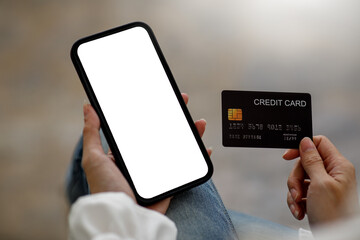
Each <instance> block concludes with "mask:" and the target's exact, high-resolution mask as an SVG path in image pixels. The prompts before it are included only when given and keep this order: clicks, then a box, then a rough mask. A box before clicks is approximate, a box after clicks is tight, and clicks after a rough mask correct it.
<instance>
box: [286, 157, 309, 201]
mask: <svg viewBox="0 0 360 240" xmlns="http://www.w3.org/2000/svg"><path fill="white" fill-rule="evenodd" d="M304 179H305V171H304V169H303V167H302V165H301V162H300V160H298V161H297V162H296V163H295V165H294V168H293V170H292V171H291V173H290V175H289V177H288V181H287V185H288V189H289V193H290V195H291V197H292V199H293V200H294V202H296V203H298V202H300V201H301V198H302V197H304V195H305V193H304V187H303V186H304ZM305 197H306V196H305Z"/></svg>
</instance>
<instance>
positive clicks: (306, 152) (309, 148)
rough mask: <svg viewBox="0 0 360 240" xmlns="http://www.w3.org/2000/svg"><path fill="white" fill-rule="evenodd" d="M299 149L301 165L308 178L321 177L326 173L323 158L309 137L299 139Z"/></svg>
mask: <svg viewBox="0 0 360 240" xmlns="http://www.w3.org/2000/svg"><path fill="white" fill-rule="evenodd" d="M299 150H300V161H301V165H302V166H303V168H304V170H305V172H306V173H307V174H308V176H309V177H310V179H314V178H322V177H324V175H328V174H327V172H326V170H325V167H324V163H323V159H322V158H321V156H320V154H319V152H318V150H317V149H316V146H315V144H314V143H313V141H312V140H311V139H310V138H308V137H305V138H304V139H302V140H301V142H300V147H299Z"/></svg>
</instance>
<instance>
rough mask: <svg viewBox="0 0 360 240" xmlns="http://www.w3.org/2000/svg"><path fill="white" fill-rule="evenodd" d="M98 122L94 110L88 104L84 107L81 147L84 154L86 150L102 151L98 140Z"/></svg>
mask: <svg viewBox="0 0 360 240" xmlns="http://www.w3.org/2000/svg"><path fill="white" fill-rule="evenodd" d="M99 129H100V120H99V117H98V116H97V114H96V112H95V110H94V109H93V107H92V106H91V105H90V104H85V105H84V130H83V139H84V140H83V146H84V154H85V153H87V151H88V150H95V151H98V150H99V151H102V152H103V150H102V147H101V140H100V133H99Z"/></svg>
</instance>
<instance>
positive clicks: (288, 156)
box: [282, 149, 300, 160]
mask: <svg viewBox="0 0 360 240" xmlns="http://www.w3.org/2000/svg"><path fill="white" fill-rule="evenodd" d="M299 156H300V153H299V150H298V149H288V150H286V152H285V153H284V154H283V156H282V157H283V159H285V160H293V159H295V158H297V157H299Z"/></svg>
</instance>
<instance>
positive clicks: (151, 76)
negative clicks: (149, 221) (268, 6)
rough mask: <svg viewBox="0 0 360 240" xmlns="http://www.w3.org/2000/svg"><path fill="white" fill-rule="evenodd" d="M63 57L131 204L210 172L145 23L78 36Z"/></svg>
mask: <svg viewBox="0 0 360 240" xmlns="http://www.w3.org/2000/svg"><path fill="white" fill-rule="evenodd" d="M71 59H72V61H73V64H74V66H75V69H76V71H77V73H78V75H79V77H80V80H81V82H82V84H83V87H84V89H85V91H86V94H87V96H88V98H89V100H90V103H91V105H92V106H93V107H94V109H95V111H96V112H97V114H98V116H99V118H100V122H101V128H102V130H103V132H104V135H105V137H106V140H107V142H108V144H109V146H110V149H111V150H112V153H113V155H114V157H115V161H116V164H117V166H118V167H119V169H120V170H121V172H122V173H123V174H124V176H125V178H126V179H127V181H128V182H129V184H130V186H131V187H132V189H133V191H134V194H135V196H136V199H137V202H138V203H139V204H141V205H150V204H153V203H155V202H157V201H159V200H161V199H164V198H167V197H169V196H172V195H174V194H177V193H179V192H182V191H185V190H187V189H190V188H192V187H195V186H198V185H200V184H201V183H204V182H205V181H207V180H208V179H210V177H211V175H212V173H213V166H212V163H211V161H210V158H209V156H208V153H207V151H206V149H205V147H204V144H203V143H202V141H201V138H200V136H199V134H198V132H197V129H196V127H195V124H194V122H193V120H192V118H191V116H190V113H189V111H188V109H187V108H186V105H185V103H184V101H183V99H182V96H181V93H180V91H179V89H178V87H177V85H176V83H175V80H174V77H173V75H172V74H171V72H170V69H169V66H168V64H167V63H166V61H165V58H164V56H163V54H162V52H161V50H160V47H159V44H158V43H157V41H156V39H155V36H154V33H153V31H152V30H151V29H150V27H149V26H148V25H146V24H145V23H142V22H134V23H130V24H127V25H124V26H120V27H117V28H114V29H110V30H107V31H105V32H101V33H98V34H95V35H92V36H88V37H85V38H82V39H80V40H78V41H77V42H75V43H74V45H73V47H72V49H71Z"/></svg>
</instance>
